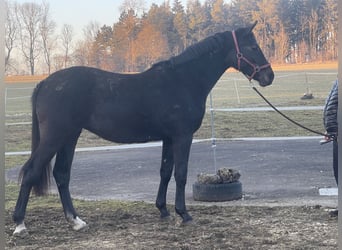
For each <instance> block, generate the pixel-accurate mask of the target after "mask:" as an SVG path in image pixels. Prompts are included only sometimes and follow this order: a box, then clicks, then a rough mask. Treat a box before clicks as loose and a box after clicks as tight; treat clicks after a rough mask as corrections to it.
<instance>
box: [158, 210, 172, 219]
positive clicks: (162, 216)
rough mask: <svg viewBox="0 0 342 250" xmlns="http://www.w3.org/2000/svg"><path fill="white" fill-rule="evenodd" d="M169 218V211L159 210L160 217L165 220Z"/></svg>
mask: <svg viewBox="0 0 342 250" xmlns="http://www.w3.org/2000/svg"><path fill="white" fill-rule="evenodd" d="M169 218H170V213H169V211H167V210H165V211H162V212H160V219H162V220H167V219H169Z"/></svg>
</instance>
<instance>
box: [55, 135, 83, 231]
mask: <svg viewBox="0 0 342 250" xmlns="http://www.w3.org/2000/svg"><path fill="white" fill-rule="evenodd" d="M78 136H79V134H78V135H77V137H75V139H73V140H72V141H70V142H68V143H67V144H65V145H64V146H63V147H62V148H61V149H60V150H59V151H58V152H57V156H56V163H55V166H54V169H53V176H54V178H55V180H56V184H57V188H58V192H59V195H60V199H61V202H62V205H63V210H64V214H65V218H66V219H67V220H68V221H69V222H70V223H72V225H73V229H74V230H76V231H78V230H81V229H83V228H85V227H86V226H87V224H86V223H85V222H84V221H83V220H81V219H80V218H79V217H78V215H77V213H76V210H75V208H74V206H73V204H72V200H71V195H70V191H69V183H70V172H71V164H72V160H73V158H74V152H75V147H76V143H77V139H78Z"/></svg>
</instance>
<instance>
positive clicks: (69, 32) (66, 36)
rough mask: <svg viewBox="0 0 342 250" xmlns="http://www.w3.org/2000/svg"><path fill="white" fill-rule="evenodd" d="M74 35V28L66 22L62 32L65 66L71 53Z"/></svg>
mask: <svg viewBox="0 0 342 250" xmlns="http://www.w3.org/2000/svg"><path fill="white" fill-rule="evenodd" d="M73 37H74V30H73V27H72V26H71V25H70V24H64V25H63V27H62V32H61V40H62V46H63V49H64V53H63V54H64V68H66V67H67V65H68V61H69V53H70V48H71V42H72V40H73Z"/></svg>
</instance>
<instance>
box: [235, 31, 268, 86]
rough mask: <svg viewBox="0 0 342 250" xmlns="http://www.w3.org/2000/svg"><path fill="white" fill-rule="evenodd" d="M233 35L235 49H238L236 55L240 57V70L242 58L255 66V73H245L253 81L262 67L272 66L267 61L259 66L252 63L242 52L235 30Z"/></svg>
mask: <svg viewBox="0 0 342 250" xmlns="http://www.w3.org/2000/svg"><path fill="white" fill-rule="evenodd" d="M232 36H233V40H234V44H235V49H236V57H237V59H238V70H239V71H241V69H240V66H241V60H243V61H245V62H246V63H247V64H248V65H250V66H251V67H252V68H253V73H252V75H250V76H249V75H247V74H245V73H243V74H244V75H245V76H246V77H247V79H248V80H249V81H251V80H252V79H253V77H254V76H255V74H256V73H258V72H259V71H260V70H262V69H265V68H268V67H270V66H271V64H270V63H267V64H265V65H262V66H259V65H256V64H254V63H252V62H251V61H249V60H248V59H247V58H246V57H244V56H243V54H242V53H241V52H240V49H239V44H238V41H237V38H236V34H235V31H232Z"/></svg>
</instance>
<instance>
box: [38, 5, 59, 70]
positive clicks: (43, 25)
mask: <svg viewBox="0 0 342 250" xmlns="http://www.w3.org/2000/svg"><path fill="white" fill-rule="evenodd" d="M49 8H50V7H49V5H48V4H47V3H46V2H43V4H42V6H41V20H40V26H39V29H40V35H41V39H42V47H43V54H44V60H45V63H46V65H47V68H48V74H51V66H52V65H51V53H52V51H53V50H54V48H55V47H56V43H55V40H56V39H55V38H54V33H55V28H56V23H55V22H54V21H53V20H51V18H50V14H49Z"/></svg>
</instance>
